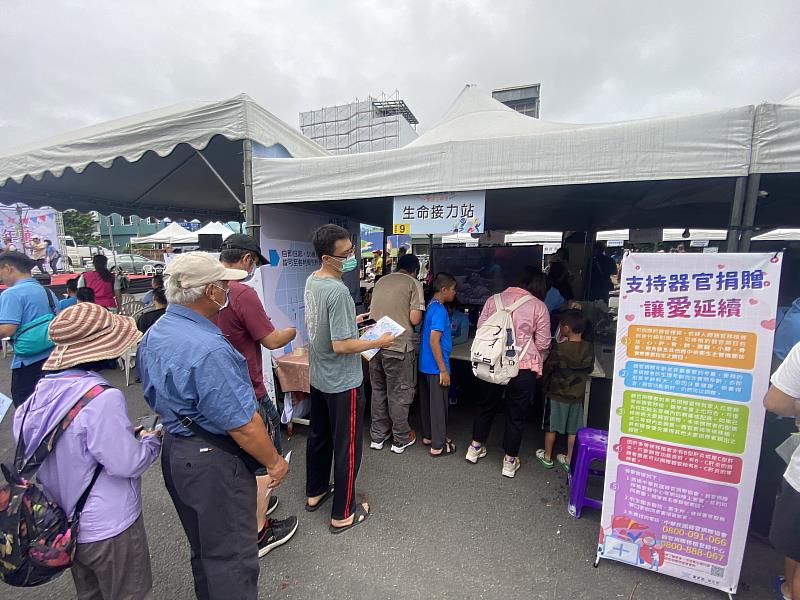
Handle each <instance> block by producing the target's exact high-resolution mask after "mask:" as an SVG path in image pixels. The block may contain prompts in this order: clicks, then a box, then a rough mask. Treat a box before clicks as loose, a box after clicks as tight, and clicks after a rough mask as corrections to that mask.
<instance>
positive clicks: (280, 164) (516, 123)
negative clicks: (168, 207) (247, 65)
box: [253, 86, 755, 230]
mask: <svg viewBox="0 0 800 600" xmlns="http://www.w3.org/2000/svg"><path fill="white" fill-rule="evenodd" d="M754 113H755V108H754V107H753V106H744V107H738V108H732V109H727V110H722V111H717V112H711V113H705V114H699V115H687V116H679V117H663V118H653V119H645V120H640V121H628V122H620V123H604V124H590V125H576V124H563V123H548V122H545V121H541V120H538V119H531V118H530V117H526V116H524V115H521V114H519V113H516V112H515V111H513V110H512V109H510V108H508V107H506V106H504V105H503V104H501V103H499V102H497V101H496V100H494V99H493V98H491V96H489V95H488V94H485V93H482V92H481V91H480V90H479V89H478V88H476V87H474V86H467V87H466V88H465V89H464V90H463V91H462V92H461V94H460V95H459V96H458V98H457V99H456V101H455V102H454V104H453V105H452V106H451V108H450V109H449V110H448V112H447V113H446V114H445V116H444V117H443V118H442V119H441V121H439V123H437V124H436V125H435V126H434V127H433V128H431V129H430V130H429V131H428V132H426V133H424V134H423V135H421V136H420V137H419V138H418V139H417V140H415V141H414V142H413V143H412V144H409V145H408V146H406V147H404V148H400V149H397V150H388V151H385V152H371V153H366V154H358V155H343V156H331V157H322V158H308V159H296V160H291V161H289V160H283V159H273V158H262V159H255V160H254V164H253V184H254V202H255V203H256V204H271V203H286V202H288V203H304V202H322V203H323V205H324V206H323V207H321V208H320V209H321V210H328V211H331V210H334V212H341V213H342V214H350V215H353V216H354V217H357V218H358V217H362V220H364V221H366V222H377V223H386V219H387V218H388V216H387V215H388V214H390V210H389V206H390V204H391V198H392V197H393V196H397V195H405V194H421V193H432V192H454V191H465V190H487V223H489V224H490V226H491V227H493V228H495V227H496V228H497V229H507V230H517V229H522V228H527V227H530V228H531V229H536V228H537V227H539V228H541V227H543V226H548V225H549V226H555V228H558V229H566V230H587V229H593V230H596V229H611V228H613V227H614V226H615V225H635V226H640V227H649V226H655V225H668V226H673V227H678V226H686V225H688V222H687V221H688V218H687V217H688V216H691V217H692V220H693V224H696V225H699V226H708V225H712V226H713V225H714V224H717V225H718V226H719V225H722V226H724V225H726V224H727V220H728V214H729V205H730V200H731V197H732V196H733V187H734V185H733V178H735V177H744V176H746V175H747V174H748V171H749V166H750V142H751V137H752V133H753V118H754ZM359 200H361V201H360V202H358V201H359ZM500 200H503V201H504V202H502V205H503V208H502V209H498V208H497V207H498V206H499V205H500V204H501V202H500ZM367 201H369V203H367ZM368 204H369V205H368ZM534 207H535V210H532V208H534ZM337 208H338V210H336V209H337Z"/></svg>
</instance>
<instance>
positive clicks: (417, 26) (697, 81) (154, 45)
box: [0, 0, 800, 149]
mask: <svg viewBox="0 0 800 600" xmlns="http://www.w3.org/2000/svg"><path fill="white" fill-rule="evenodd" d="M0 20H1V21H2V23H3V24H4V25H3V35H2V36H0V68H1V69H2V73H3V84H2V86H0V149H7V148H10V147H13V146H16V145H19V144H22V143H27V142H30V141H34V140H37V139H40V138H44V137H48V136H50V135H53V134H56V133H60V132H63V131H69V130H71V129H75V128H78V127H82V126H85V125H89V124H92V123H96V122H100V121H104V120H108V119H112V118H116V117H120V116H124V115H128V114H133V113H136V112H141V111H144V110H149V109H152V108H156V107H159V106H164V105H169V104H173V103H176V102H183V101H190V100H218V99H223V98H227V97H230V96H233V95H235V94H238V93H240V92H246V93H248V94H249V95H250V96H252V97H253V98H254V99H255V100H256V101H258V102H259V103H260V104H262V105H263V106H265V107H266V108H267V109H269V110H270V111H272V112H273V113H275V114H277V115H278V116H279V117H281V118H282V119H284V120H286V121H287V122H288V123H289V124H291V125H292V126H294V127H297V124H298V123H297V122H298V116H297V114H298V112H299V111H301V110H307V109H312V108H319V107H321V106H325V105H328V106H330V105H334V104H342V103H346V102H349V101H351V100H353V99H354V98H356V97H362V98H363V97H365V96H367V95H368V94H376V93H379V92H381V91H385V92H393V91H394V90H395V89H398V90H399V91H400V93H401V96H402V97H403V98H404V99H405V100H406V102H407V103H408V105H409V106H410V107H411V109H412V110H413V111H414V113H415V114H416V116H417V117H418V119H419V120H420V130H424V129H425V128H426V127H429V126H431V125H432V124H434V123H435V121H436V120H437V119H438V118H439V117H440V116H441V115H442V114H443V113H444V111H445V110H446V109H447V107H448V105H449V104H450V102H451V101H452V100H453V99H454V98H455V96H456V95H457V94H458V92H459V91H460V89H461V88H462V87H463V85H464V84H466V83H477V84H479V85H482V86H483V87H485V88H486V89H491V88H493V87H503V86H508V85H514V84H520V83H528V82H536V81H539V82H542V117H543V118H545V119H549V120H560V121H573V122H593V121H610V120H619V119H629V118H638V117H646V116H651V115H661V114H670V113H683V112H695V111H703V110H713V109H716V108H722V107H726V106H733V105H740V104H750V103H758V102H760V101H763V100H773V101H777V100H780V99H781V98H784V97H786V96H787V95H789V94H790V93H791V92H792V91H794V90H796V89H798V88H800V34H799V33H798V24H800V2H798V0H764V1H763V2H758V3H756V2H752V1H739V0H720V1H710V0H692V1H683V0H673V1H671V2H669V3H667V2H653V1H650V2H648V1H645V2H642V1H641V0H636V1H634V0H630V1H628V0H617V1H608V0H605V1H604V0H571V1H568V2H563V1H559V0H548V1H544V0H420V1H416V0H407V1H405V2H404V1H403V0H397V1H395V2H386V1H385V0H384V1H379V0H364V1H351V0H336V1H322V0H316V1H311V0H236V1H234V0H224V1H220V0H214V1H210V0H191V1H172V0H158V1H151V0H135V1H134V0H128V1H127V2H124V1H120V2H108V1H104V2H101V1H78V0H72V1H70V0H47V1H46V0H28V1H25V2H18V1H15V0H0Z"/></svg>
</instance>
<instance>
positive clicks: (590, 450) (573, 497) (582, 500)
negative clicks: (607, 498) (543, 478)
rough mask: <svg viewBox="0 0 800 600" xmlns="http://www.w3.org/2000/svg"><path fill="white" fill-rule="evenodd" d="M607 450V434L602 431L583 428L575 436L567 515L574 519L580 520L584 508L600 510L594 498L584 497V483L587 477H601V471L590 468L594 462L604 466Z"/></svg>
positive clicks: (600, 506) (600, 503)
mask: <svg viewBox="0 0 800 600" xmlns="http://www.w3.org/2000/svg"><path fill="white" fill-rule="evenodd" d="M607 448H608V432H607V431H603V430H602V429H590V428H589V427H583V428H581V429H578V432H577V434H576V436H575V448H574V449H573V451H572V461H571V462H570V465H569V508H568V510H569V514H571V515H572V516H573V517H575V518H576V519H580V518H581V511H582V510H583V507H584V506H588V507H589V508H602V506H603V503H602V501H600V500H596V499H595V498H587V497H586V482H587V480H588V479H589V475H602V474H603V472H602V471H597V470H594V469H592V468H591V463H592V461H594V460H599V461H602V462H603V465H604V466H605V462H606V451H607Z"/></svg>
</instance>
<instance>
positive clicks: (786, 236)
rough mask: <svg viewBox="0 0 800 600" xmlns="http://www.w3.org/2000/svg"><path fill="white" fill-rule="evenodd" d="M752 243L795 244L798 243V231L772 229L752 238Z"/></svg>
mask: <svg viewBox="0 0 800 600" xmlns="http://www.w3.org/2000/svg"><path fill="white" fill-rule="evenodd" d="M753 241H754V242H797V241H800V229H773V230H772V231H768V232H766V233H762V234H761V235H757V236H755V237H754V238H753Z"/></svg>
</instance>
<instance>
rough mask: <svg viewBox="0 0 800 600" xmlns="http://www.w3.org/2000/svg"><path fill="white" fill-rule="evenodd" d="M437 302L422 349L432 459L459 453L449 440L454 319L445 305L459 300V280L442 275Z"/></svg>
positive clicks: (438, 279)
mask: <svg viewBox="0 0 800 600" xmlns="http://www.w3.org/2000/svg"><path fill="white" fill-rule="evenodd" d="M433 290H434V294H433V299H432V300H431V302H430V304H428V310H426V311H425V320H424V321H423V323H422V332H421V334H420V349H419V371H420V373H421V377H420V394H419V396H420V403H421V405H422V432H423V436H424V437H423V439H422V443H423V444H425V445H426V446H427V445H430V447H431V449H430V454H431V456H446V455H450V454H453V453H454V452H455V451H456V446H455V444H454V443H453V442H452V441H451V440H449V439H447V408H448V399H447V395H448V394H447V393H448V388H449V387H450V351H451V350H452V348H453V341H452V338H451V334H450V316H449V314H448V312H447V309H446V308H445V307H444V305H445V304H446V303H448V302H452V301H453V300H455V298H456V280H455V278H454V277H453V276H452V275H450V274H448V273H439V274H438V275H436V278H435V279H434V280H433Z"/></svg>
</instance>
